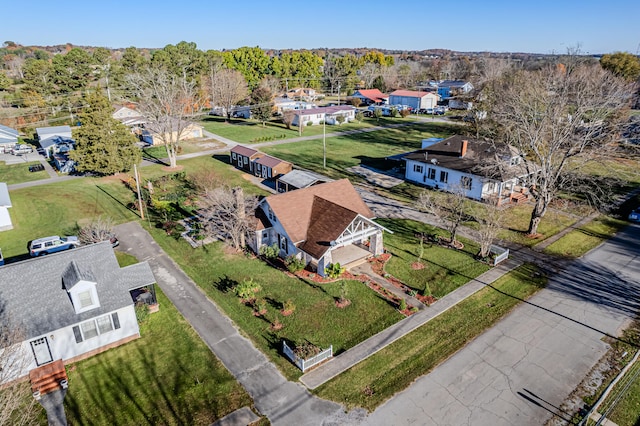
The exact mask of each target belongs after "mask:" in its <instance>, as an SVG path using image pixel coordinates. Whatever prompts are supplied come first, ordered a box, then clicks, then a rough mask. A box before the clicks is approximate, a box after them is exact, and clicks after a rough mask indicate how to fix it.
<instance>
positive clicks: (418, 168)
mask: <svg viewBox="0 0 640 426" xmlns="http://www.w3.org/2000/svg"><path fill="white" fill-rule="evenodd" d="M413 171H414V172H416V173H422V166H421V165H420V164H414V165H413Z"/></svg>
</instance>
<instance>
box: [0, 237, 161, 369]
mask: <svg viewBox="0 0 640 426" xmlns="http://www.w3.org/2000/svg"><path fill="white" fill-rule="evenodd" d="M154 283H155V278H154V276H153V273H152V272H151V268H150V267H149V265H148V264H147V263H146V262H144V263H138V264H135V265H130V266H127V267H125V268H120V266H119V265H118V261H117V259H116V257H115V254H114V252H113V248H112V247H111V244H110V242H108V241H106V242H102V243H97V244H90V245H87V246H82V247H79V248H76V249H73V250H68V251H64V252H60V253H55V254H50V255H49V256H46V257H38V258H34V259H30V260H25V261H22V262H17V263H11V264H8V265H5V266H3V267H2V268H0V300H2V301H3V312H2V320H3V321H9V323H10V324H12V326H13V327H17V328H18V329H19V330H20V331H21V332H22V333H23V334H24V340H23V341H22V342H21V343H16V345H19V347H21V349H22V351H21V352H22V353H21V355H22V356H23V358H24V362H21V363H19V364H16V365H19V367H16V368H14V370H15V371H12V372H11V373H12V374H11V375H10V377H9V379H15V378H18V377H22V376H24V375H26V374H28V373H29V371H31V370H33V369H35V368H37V367H40V366H42V365H45V364H48V363H51V362H53V361H57V360H62V361H63V362H65V363H69V362H75V361H77V360H80V359H83V358H86V357H88V356H91V355H93V354H96V353H98V352H102V351H104V350H107V349H109V348H112V347H115V346H118V345H121V344H124V343H126V342H129V341H131V340H133V339H136V338H138V337H139V336H140V330H139V328H138V322H137V319H136V313H135V309H134V303H135V302H136V301H138V303H144V302H143V300H144V301H145V302H147V303H148V302H155V297H142V298H141V297H140V295H141V294H142V293H145V294H147V295H148V294H153V285H154ZM14 347H15V346H14ZM3 377H7V376H6V375H4V376H3Z"/></svg>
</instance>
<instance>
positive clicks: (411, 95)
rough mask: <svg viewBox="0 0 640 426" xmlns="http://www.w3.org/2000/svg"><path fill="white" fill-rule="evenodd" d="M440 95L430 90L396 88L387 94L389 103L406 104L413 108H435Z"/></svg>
mask: <svg viewBox="0 0 640 426" xmlns="http://www.w3.org/2000/svg"><path fill="white" fill-rule="evenodd" d="M439 99H440V97H439V96H438V95H437V94H435V93H432V92H416V91H415V90H396V91H395V92H392V93H390V94H389V104H390V105H408V106H410V107H411V108H413V109H414V110H417V109H421V108H435V107H436V106H437V105H438V100H439Z"/></svg>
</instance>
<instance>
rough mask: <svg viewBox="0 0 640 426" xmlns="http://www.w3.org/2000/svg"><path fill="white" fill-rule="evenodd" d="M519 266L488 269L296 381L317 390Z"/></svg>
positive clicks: (509, 262) (508, 264) (506, 264)
mask: <svg viewBox="0 0 640 426" xmlns="http://www.w3.org/2000/svg"><path fill="white" fill-rule="evenodd" d="M520 264H521V263H520V262H518V261H516V260H512V259H508V260H506V261H504V262H502V263H501V264H500V265H498V266H496V267H494V268H492V269H490V270H488V271H487V272H485V273H484V274H482V275H480V276H479V277H478V278H476V279H473V280H471V281H469V282H468V283H467V284H465V285H463V286H462V287H459V288H457V289H456V290H454V291H452V292H451V293H449V294H447V295H446V296H444V297H443V298H442V299H440V300H438V301H437V302H436V303H434V304H433V305H431V306H429V307H428V308H426V309H424V310H422V311H420V312H418V313H417V314H413V315H411V316H410V317H408V318H406V319H404V320H402V321H400V322H398V323H396V324H394V325H392V326H391V327H389V328H387V329H385V330H383V331H381V332H380V333H378V334H376V335H375V336H372V337H370V338H369V339H367V340H365V341H364V342H362V343H359V344H358V345H356V346H354V347H353V348H351V349H349V350H348V351H346V352H343V353H341V354H340V355H338V356H336V357H334V358H332V359H331V360H330V361H329V362H327V363H325V364H322V365H320V366H319V367H317V368H315V369H313V370H311V371H310V372H308V373H306V374H304V375H302V377H301V378H300V381H301V382H302V383H304V385H305V386H306V387H308V388H309V389H315V388H317V387H318V386H320V385H322V384H323V383H326V382H327V381H329V380H331V379H332V378H334V377H336V376H337V375H338V374H340V373H343V372H344V371H346V370H348V369H349V368H351V367H353V366H354V365H356V364H358V363H359V362H361V361H363V360H365V359H367V358H368V357H370V356H371V355H373V354H375V353H376V352H378V351H379V350H381V349H383V348H384V347H386V346H388V345H390V344H391V343H393V342H395V341H396V340H398V339H400V338H401V337H403V336H405V335H407V334H408V333H410V332H412V331H413V330H415V329H416V328H418V327H420V326H422V325H424V324H426V323H427V322H429V321H431V320H432V319H433V318H436V317H437V316H439V315H440V314H442V313H444V312H446V311H448V310H449V309H450V308H452V307H453V306H455V305H457V304H458V303H460V302H462V301H463V300H465V299H466V298H467V297H469V296H471V295H472V294H474V293H476V292H477V291H479V290H481V289H482V288H484V287H485V286H486V285H487V284H491V283H493V282H494V281H496V280H497V279H498V278H500V277H502V276H503V275H504V274H506V273H507V272H509V271H511V270H513V269H514V268H516V267H518V266H519V265H520Z"/></svg>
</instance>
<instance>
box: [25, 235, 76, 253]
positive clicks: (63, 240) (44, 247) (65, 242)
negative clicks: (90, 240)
mask: <svg viewBox="0 0 640 426" xmlns="http://www.w3.org/2000/svg"><path fill="white" fill-rule="evenodd" d="M79 245H80V241H78V237H73V236H72V237H58V236H57V235H54V236H52V237H45V238H38V239H37V240H33V241H29V243H28V244H27V248H28V249H29V255H30V256H31V257H36V256H44V255H47V254H51V253H56V252H59V251H63V250H69V249H72V248H75V247H78V246H79Z"/></svg>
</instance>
